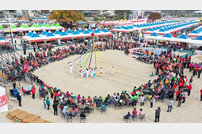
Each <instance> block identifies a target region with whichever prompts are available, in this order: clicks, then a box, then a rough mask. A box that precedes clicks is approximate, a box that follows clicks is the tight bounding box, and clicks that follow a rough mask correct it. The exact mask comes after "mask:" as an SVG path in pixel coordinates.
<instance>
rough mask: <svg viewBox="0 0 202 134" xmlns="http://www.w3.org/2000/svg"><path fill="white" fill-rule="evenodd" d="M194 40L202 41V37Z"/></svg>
mask: <svg viewBox="0 0 202 134" xmlns="http://www.w3.org/2000/svg"><path fill="white" fill-rule="evenodd" d="M194 40H200V41H202V35H201V36H199V37H197V38H196V39H194Z"/></svg>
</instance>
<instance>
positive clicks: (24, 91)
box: [21, 87, 26, 95]
mask: <svg viewBox="0 0 202 134" xmlns="http://www.w3.org/2000/svg"><path fill="white" fill-rule="evenodd" d="M21 91H22V92H23V95H25V93H26V90H25V89H24V88H23V87H22V89H21Z"/></svg>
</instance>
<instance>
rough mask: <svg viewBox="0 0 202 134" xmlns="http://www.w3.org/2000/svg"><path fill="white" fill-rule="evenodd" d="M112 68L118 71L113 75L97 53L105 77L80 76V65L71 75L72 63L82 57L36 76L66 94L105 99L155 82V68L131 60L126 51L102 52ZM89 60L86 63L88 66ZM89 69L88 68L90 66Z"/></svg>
mask: <svg viewBox="0 0 202 134" xmlns="http://www.w3.org/2000/svg"><path fill="white" fill-rule="evenodd" d="M102 53H103V55H104V56H105V58H106V59H107V60H108V62H109V64H110V65H111V66H113V67H114V72H113V73H111V67H110V66H109V65H108V64H107V63H106V62H105V60H104V59H103V58H102V56H101V55H100V54H99V53H97V56H98V61H99V65H100V67H102V68H103V75H102V76H100V75H98V73H99V71H98V69H97V71H96V75H97V76H96V77H95V78H81V76H80V75H79V70H80V63H79V62H78V61H76V62H75V63H73V66H74V68H73V73H72V74H70V73H69V70H70V69H69V65H68V62H70V61H71V62H73V61H74V60H75V59H76V58H77V57H79V55H74V56H70V57H68V58H66V59H64V60H61V61H57V62H54V63H51V64H49V65H47V66H44V67H41V68H40V69H37V70H36V71H35V72H34V74H35V75H37V76H39V78H40V79H42V80H43V81H45V82H46V83H47V84H50V85H51V86H53V87H57V88H59V89H61V90H62V91H64V92H66V91H70V92H72V93H74V94H75V95H78V94H80V95H82V96H91V97H93V96H95V95H96V96H103V97H105V96H106V95H107V94H113V93H115V92H121V91H123V90H127V91H128V92H131V91H132V89H133V87H134V86H139V85H141V84H144V83H146V82H148V80H149V79H151V77H150V74H151V73H152V71H154V69H153V65H151V64H145V63H142V62H138V61H137V60H135V59H133V58H131V57H129V56H127V55H125V54H124V52H123V51H118V50H107V51H105V52H102ZM94 59H95V58H94V56H93V57H92V63H91V65H92V67H94V66H95V60H94ZM84 62H85V58H84V60H83V63H82V64H84ZM87 65H88V64H87Z"/></svg>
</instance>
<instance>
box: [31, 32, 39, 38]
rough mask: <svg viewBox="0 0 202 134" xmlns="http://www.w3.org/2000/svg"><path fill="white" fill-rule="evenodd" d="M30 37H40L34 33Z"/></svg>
mask: <svg viewBox="0 0 202 134" xmlns="http://www.w3.org/2000/svg"><path fill="white" fill-rule="evenodd" d="M30 37H32V38H37V37H40V36H39V35H38V34H37V33H36V32H34V33H33V34H32V35H31V36H30Z"/></svg>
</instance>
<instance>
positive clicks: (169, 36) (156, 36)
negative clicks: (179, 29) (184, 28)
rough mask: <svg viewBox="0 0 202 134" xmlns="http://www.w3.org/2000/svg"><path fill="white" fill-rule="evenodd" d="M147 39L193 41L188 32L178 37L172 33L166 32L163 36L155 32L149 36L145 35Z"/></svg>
mask: <svg viewBox="0 0 202 134" xmlns="http://www.w3.org/2000/svg"><path fill="white" fill-rule="evenodd" d="M145 39H147V40H161V41H172V42H185V43H189V42H191V41H192V40H191V39H190V38H189V37H188V36H187V35H186V34H182V35H180V36H179V37H178V38H175V37H173V35H172V34H171V33H166V34H165V35H163V36H162V35H159V34H158V33H156V32H153V33H152V34H150V35H149V36H148V35H147V36H145Z"/></svg>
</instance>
